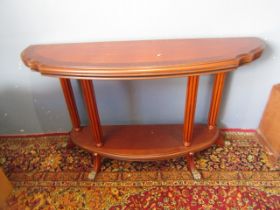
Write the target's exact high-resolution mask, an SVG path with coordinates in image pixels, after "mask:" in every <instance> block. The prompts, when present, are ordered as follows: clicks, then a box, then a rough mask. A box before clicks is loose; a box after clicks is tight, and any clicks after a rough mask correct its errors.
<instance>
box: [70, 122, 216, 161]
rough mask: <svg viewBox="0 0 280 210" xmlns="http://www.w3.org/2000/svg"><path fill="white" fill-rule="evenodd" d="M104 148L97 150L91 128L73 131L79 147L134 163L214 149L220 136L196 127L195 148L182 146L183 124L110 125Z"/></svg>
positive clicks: (206, 128) (203, 127) (74, 139)
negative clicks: (213, 145) (212, 147)
mask: <svg viewBox="0 0 280 210" xmlns="http://www.w3.org/2000/svg"><path fill="white" fill-rule="evenodd" d="M102 130H103V142H104V145H103V146H102V147H97V146H96V144H95V143H94V141H92V136H91V132H90V129H89V127H83V128H82V129H81V131H80V132H71V134H70V136H71V139H72V141H73V142H74V143H75V144H76V145H78V146H79V147H81V148H83V149H86V150H88V151H90V152H93V153H97V154H99V155H101V156H105V157H109V158H114V159H119V160H130V161H148V160H160V159H168V158H174V157H180V156H184V155H186V154H188V153H189V152H197V151H201V150H203V149H206V148H208V147H210V146H211V145H212V144H213V143H214V142H215V141H216V140H217V138H218V137H219V129H218V128H214V129H212V130H209V129H208V126H207V125H195V126H194V132H193V139H192V145H191V146H190V147H186V146H184V145H183V143H182V136H183V125H106V126H102Z"/></svg>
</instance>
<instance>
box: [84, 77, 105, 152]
mask: <svg viewBox="0 0 280 210" xmlns="http://www.w3.org/2000/svg"><path fill="white" fill-rule="evenodd" d="M80 83H81V88H82V92H83V96H84V101H85V104H86V108H87V113H88V118H89V122H90V128H91V132H92V135H93V138H91V139H93V140H94V141H95V144H96V146H97V147H101V146H102V129H101V126H100V119H99V114H98V110H97V104H96V99H95V93H94V87H93V84H92V81H91V80H80Z"/></svg>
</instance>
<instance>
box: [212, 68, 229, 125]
mask: <svg viewBox="0 0 280 210" xmlns="http://www.w3.org/2000/svg"><path fill="white" fill-rule="evenodd" d="M225 77H226V73H218V74H216V75H215V80H214V86H213V91H212V99H211V105H210V110H209V114H208V126H209V129H212V128H213V127H216V126H217V118H218V114H219V110H220V105H221V101H222V94H223V89H224V83H225Z"/></svg>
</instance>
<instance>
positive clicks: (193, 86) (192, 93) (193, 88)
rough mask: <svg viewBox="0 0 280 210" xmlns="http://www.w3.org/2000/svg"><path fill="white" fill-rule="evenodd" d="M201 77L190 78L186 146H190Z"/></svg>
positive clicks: (185, 128)
mask: <svg viewBox="0 0 280 210" xmlns="http://www.w3.org/2000/svg"><path fill="white" fill-rule="evenodd" d="M198 83H199V76H190V77H189V78H188V86H187V96H186V105H185V118H184V145H185V146H190V145H191V139H192V133H193V127H194V117H195V108H196V98H197V90H198Z"/></svg>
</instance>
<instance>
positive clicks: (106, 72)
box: [21, 37, 264, 179]
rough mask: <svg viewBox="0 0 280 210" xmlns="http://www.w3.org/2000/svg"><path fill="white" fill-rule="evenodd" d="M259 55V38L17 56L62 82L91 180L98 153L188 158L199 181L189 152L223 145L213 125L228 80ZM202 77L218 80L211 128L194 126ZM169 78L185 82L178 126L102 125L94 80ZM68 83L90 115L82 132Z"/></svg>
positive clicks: (80, 46) (52, 49) (41, 49)
mask: <svg viewBox="0 0 280 210" xmlns="http://www.w3.org/2000/svg"><path fill="white" fill-rule="evenodd" d="M263 50H264V43H263V42H262V41H261V40H260V39H258V38H254V37H242V38H213V39H177V40H146V41H122V42H98V43H97V42H95V43H94V42H93V43H75V44H49V45H33V46H30V47H28V48H27V49H25V50H24V51H23V52H22V54H21V57H22V60H23V62H24V63H25V64H26V65H27V66H28V67H30V68H31V69H33V70H35V71H38V72H40V73H41V74H44V75H49V76H56V77H59V78H60V81H61V85H62V89H63V93H64V96H65V100H66V103H67V107H68V109H69V114H70V117H71V121H72V125H73V130H72V131H71V139H72V142H73V143H74V144H76V145H78V146H80V147H81V148H84V149H86V150H88V151H90V152H91V153H92V155H93V172H92V173H90V176H89V178H90V179H93V178H94V177H95V175H96V173H97V172H98V171H99V169H100V165H101V161H100V155H101V156H106V157H110V158H116V159H121V160H135V161H146V160H158V159H166V158H173V157H178V156H185V157H186V159H187V162H188V167H189V169H190V171H191V172H192V174H193V177H194V178H195V179H200V178H201V174H200V173H199V172H198V171H197V170H196V169H195V164H194V159H193V157H194V156H193V154H194V153H195V152H197V151H201V150H203V149H206V148H208V147H210V146H211V145H212V144H214V143H215V144H219V145H223V138H222V136H221V135H220V133H219V128H218V127H217V120H218V113H219V109H220V104H221V99H222V93H223V87H224V83H225V76H226V74H227V72H230V71H233V70H235V69H236V68H237V67H239V66H240V65H242V64H245V63H249V62H251V61H253V60H254V59H256V58H258V57H259V56H260V55H261V54H262V52H263ZM203 74H213V75H214V77H215V80H214V85H213V91H212V99H211V105H210V110H209V114H208V124H207V125H195V124H194V119H195V109H196V98H197V93H198V84H199V76H200V75H203ZM171 77H188V85H187V91H186V104H185V116H184V124H183V125H115V126H101V124H100V118H99V115H98V108H97V104H96V98H95V93H94V87H93V84H92V81H91V80H92V79H104V80H125V79H130V80H136V79H155V78H171ZM70 78H74V79H79V80H80V84H81V88H82V93H83V96H84V101H85V105H86V109H87V113H88V118H89V125H88V126H86V127H80V120H79V116H78V111H77V107H76V104H75V98H74V95H73V90H72V87H71V83H70V80H69V79H70ZM70 143H71V142H70ZM69 148H71V144H69Z"/></svg>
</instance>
